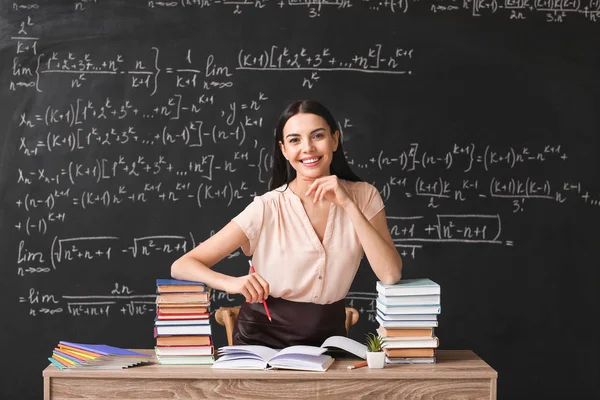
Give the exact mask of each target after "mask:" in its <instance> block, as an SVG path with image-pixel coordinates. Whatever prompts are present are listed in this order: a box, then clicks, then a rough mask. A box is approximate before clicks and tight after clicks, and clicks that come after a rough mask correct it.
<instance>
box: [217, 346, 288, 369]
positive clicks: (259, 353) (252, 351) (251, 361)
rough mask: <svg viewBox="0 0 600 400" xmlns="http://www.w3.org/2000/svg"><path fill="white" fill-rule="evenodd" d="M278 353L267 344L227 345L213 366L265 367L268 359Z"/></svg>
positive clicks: (234, 367)
mask: <svg viewBox="0 0 600 400" xmlns="http://www.w3.org/2000/svg"><path fill="white" fill-rule="evenodd" d="M277 353H278V351H277V350H275V349H271V348H269V347H266V346H256V345H245V346H225V347H221V348H220V349H219V358H218V359H217V361H215V362H214V364H213V366H212V368H227V369H265V368H267V365H268V360H270V359H271V358H272V357H273V356H275V355H276V354H277Z"/></svg>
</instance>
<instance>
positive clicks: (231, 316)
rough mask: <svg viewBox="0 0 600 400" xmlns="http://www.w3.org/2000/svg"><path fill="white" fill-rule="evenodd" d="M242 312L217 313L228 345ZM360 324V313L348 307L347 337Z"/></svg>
mask: <svg viewBox="0 0 600 400" xmlns="http://www.w3.org/2000/svg"><path fill="white" fill-rule="evenodd" d="M239 312H240V308H239V307H221V308H219V309H218V310H217V311H216V312H215V319H216V320H217V322H218V323H219V324H220V325H223V326H225V331H226V332H227V344H229V346H231V345H232V344H233V336H232V334H233V327H234V325H235V320H236V319H237V316H238V314H239ZM356 322H358V311H356V309H355V308H352V307H346V335H347V334H348V332H349V331H350V327H351V326H352V325H354V324H356Z"/></svg>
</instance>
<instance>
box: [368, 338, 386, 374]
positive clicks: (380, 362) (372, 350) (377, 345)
mask: <svg viewBox="0 0 600 400" xmlns="http://www.w3.org/2000/svg"><path fill="white" fill-rule="evenodd" d="M366 337H367V365H368V366H369V368H383V366H384V365H385V353H384V351H383V343H384V339H383V338H382V337H381V336H379V335H376V334H374V333H372V332H370V333H367V335H366Z"/></svg>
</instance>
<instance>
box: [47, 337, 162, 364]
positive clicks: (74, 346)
mask: <svg viewBox="0 0 600 400" xmlns="http://www.w3.org/2000/svg"><path fill="white" fill-rule="evenodd" d="M150 358H151V357H150V355H149V354H143V353H138V352H136V351H131V350H127V349H121V348H119V347H113V346H107V345H105V344H83V343H73V342H63V341H60V342H58V346H57V347H56V348H55V349H54V351H52V357H49V358H48V360H50V362H51V363H52V364H54V365H55V366H56V367H58V368H59V369H75V368H77V369H123V368H129V367H133V366H135V365H141V364H146V363H148V362H149V361H150Z"/></svg>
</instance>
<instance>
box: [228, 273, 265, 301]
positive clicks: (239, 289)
mask: <svg viewBox="0 0 600 400" xmlns="http://www.w3.org/2000/svg"><path fill="white" fill-rule="evenodd" d="M225 291H226V292H227V293H229V294H238V293H239V294H241V295H243V296H244V297H245V298H246V301H247V302H248V303H258V302H260V301H263V300H265V299H266V298H267V297H268V296H269V293H270V292H271V289H270V287H269V283H268V282H267V281H266V280H265V279H264V278H263V277H262V276H260V275H259V274H257V273H253V274H248V275H244V276H239V277H231V279H229V280H228V282H227V286H226V287H225Z"/></svg>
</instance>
